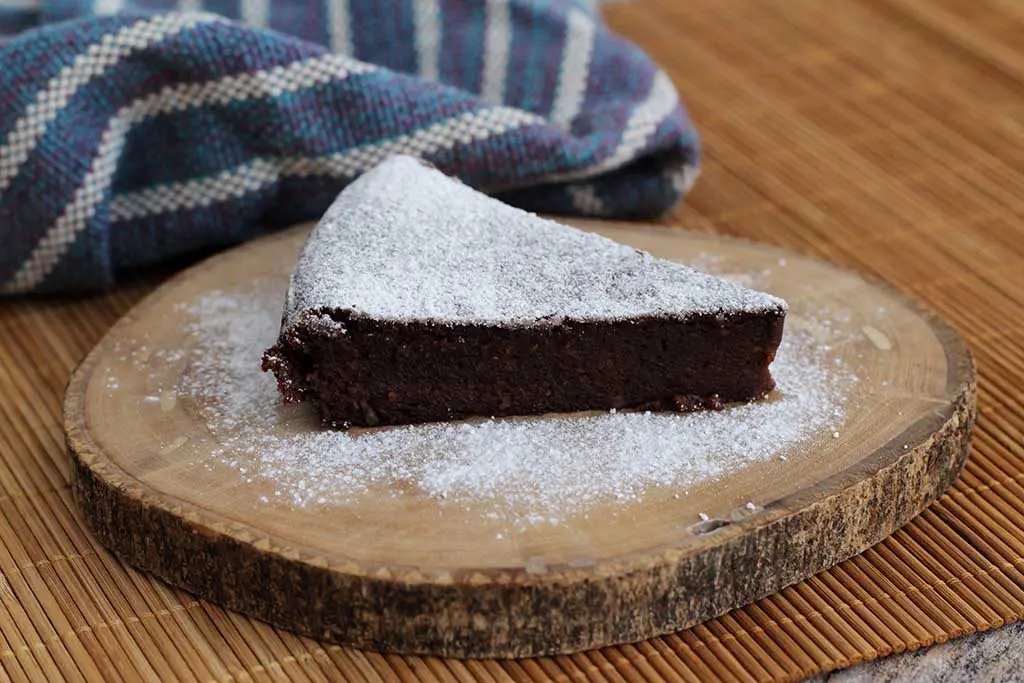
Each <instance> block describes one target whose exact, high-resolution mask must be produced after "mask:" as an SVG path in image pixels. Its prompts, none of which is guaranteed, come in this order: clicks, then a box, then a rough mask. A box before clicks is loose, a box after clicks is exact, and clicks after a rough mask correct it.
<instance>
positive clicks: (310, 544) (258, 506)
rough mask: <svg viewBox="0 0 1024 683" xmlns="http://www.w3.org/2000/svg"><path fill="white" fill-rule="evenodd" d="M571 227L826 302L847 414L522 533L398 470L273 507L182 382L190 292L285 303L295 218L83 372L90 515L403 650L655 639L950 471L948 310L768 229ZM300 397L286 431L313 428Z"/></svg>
mask: <svg viewBox="0 0 1024 683" xmlns="http://www.w3.org/2000/svg"><path fill="white" fill-rule="evenodd" d="M577 224H578V225H580V226H581V227H585V228H587V229H593V230H595V231H597V232H600V233H602V234H604V235H607V236H609V237H611V238H613V239H615V240H617V241H620V242H624V243H628V244H631V245H633V246H635V247H637V248H641V249H645V250H648V251H650V252H652V253H654V254H655V255H657V256H662V257H666V258H675V259H679V260H681V261H684V262H695V261H696V262H697V263H698V264H699V263H700V262H702V261H703V262H705V263H713V264H714V270H716V271H718V272H720V273H726V274H729V275H730V276H731V277H739V278H749V279H751V280H752V282H754V283H755V284H756V285H757V286H759V287H761V288H764V289H766V290H768V291H771V292H772V293H775V294H778V295H780V296H783V297H785V298H786V299H787V300H788V301H789V303H790V306H791V311H790V314H789V317H788V319H787V334H797V333H803V334H812V335H813V334H815V330H814V329H812V328H813V327H814V326H815V325H820V316H821V312H822V311H826V312H829V315H832V318H831V319H830V322H831V328H832V331H833V332H835V331H837V330H838V331H839V332H841V333H842V339H844V341H843V342H842V343H838V344H830V345H829V348H828V351H827V353H828V354H830V356H834V357H835V359H837V362H840V363H842V364H843V366H844V367H846V368H847V369H849V370H851V371H852V372H853V373H855V374H856V375H857V376H858V378H859V381H858V382H857V383H856V385H854V386H853V387H852V388H851V389H850V396H849V400H848V402H847V404H846V409H845V415H844V418H843V421H842V425H841V427H840V429H839V430H838V431H835V432H833V431H832V430H831V429H829V430H827V431H825V430H822V431H821V432H820V433H815V434H812V435H811V436H810V437H809V438H806V439H804V440H802V441H800V442H799V443H798V444H796V445H793V446H790V447H788V448H787V449H786V450H785V452H782V453H780V454H779V457H772V458H768V459H760V460H757V461H754V462H751V463H749V464H747V465H746V466H744V467H742V468H740V469H738V470H735V471H732V472H731V473H729V474H727V475H725V476H724V477H722V478H719V479H716V480H713V481H705V482H701V483H700V484H699V485H696V486H693V487H691V488H689V489H688V490H686V491H684V492H683V493H685V495H679V493H680V492H679V491H673V490H671V488H669V489H666V488H665V487H661V488H657V487H655V488H653V489H652V490H651V491H649V492H648V493H646V494H645V495H644V496H643V497H642V498H640V499H639V500H631V501H626V502H615V501H603V502H598V503H594V504H591V505H590V506H589V507H588V508H587V510H586V513H587V514H584V515H575V516H570V517H567V518H565V519H563V520H561V521H560V522H559V523H556V524H545V525H538V526H535V527H530V528H527V529H524V530H521V531H520V532H519V533H516V534H501V533H496V532H495V529H496V528H497V527H496V526H495V525H496V524H499V523H500V520H498V521H495V520H493V519H491V518H487V517H483V516H481V515H480V514H479V511H478V510H477V509H476V508H475V507H474V504H473V501H464V500H463V501H458V500H454V501H453V500H450V499H437V498H435V497H428V496H425V495H418V494H417V492H416V491H408V490H403V491H402V495H400V496H396V495H392V494H394V493H395V492H394V491H391V490H388V487H389V486H391V487H399V486H402V487H405V488H408V482H392V483H391V484H381V485H380V487H381V488H380V490H376V491H370V492H369V495H366V496H363V497H361V498H360V499H359V500H358V501H357V502H355V503H351V504H347V505H344V506H338V505H320V506H317V505H312V506H304V507H296V506H293V505H288V504H286V503H275V502H273V501H271V503H269V504H268V503H267V502H266V501H267V498H266V495H265V494H266V492H267V491H266V483H265V482H264V483H259V482H257V483H253V482H252V481H250V480H248V479H247V478H246V477H244V476H243V475H242V474H240V473H239V470H238V469H233V468H230V467H211V466H209V462H211V460H212V461H218V460H220V459H224V460H226V459H229V458H236V457H237V458H243V459H244V458H247V457H248V458H251V457H257V456H258V454H257V456H253V454H251V453H250V454H245V453H232V452H231V448H232V446H231V441H230V439H225V438H224V434H223V433H217V434H212V433H211V430H210V429H209V425H208V424H207V421H206V418H204V414H205V413H204V412H203V410H202V406H200V405H198V403H197V402H196V401H193V400H190V399H189V398H188V396H182V395H179V394H178V393H176V391H175V390H174V387H175V386H177V385H178V382H179V380H180V378H181V377H182V376H183V375H184V374H186V373H187V372H189V371H190V370H189V368H188V367H187V364H188V360H187V359H188V353H186V352H187V351H188V349H189V348H191V347H192V346H193V345H194V344H195V340H194V339H192V338H191V336H190V332H189V331H188V320H187V316H188V315H189V314H188V313H187V310H188V307H189V305H190V304H191V303H193V302H195V301H196V300H197V299H198V298H199V297H201V296H203V295H204V294H206V293H209V292H211V291H215V290H216V291H222V292H231V291H236V292H237V291H247V288H252V287H253V286H254V285H258V286H260V287H270V288H273V289H274V291H276V292H279V293H280V296H279V297H277V298H271V300H272V301H275V302H276V304H274V305H277V306H279V305H280V300H281V299H283V294H284V290H285V287H286V282H287V277H288V274H289V272H290V269H291V267H292V265H293V263H294V259H295V256H296V254H297V251H298V249H299V247H300V246H301V244H302V241H303V240H304V237H305V235H306V233H307V230H308V226H305V227H298V228H295V229H293V230H290V231H287V232H283V233H280V234H277V235H273V236H270V237H267V238H264V239H261V240H258V241H255V242H252V243H249V244H247V245H244V246H242V247H239V248H237V249H234V250H232V251H230V252H226V253H224V254H222V255H219V256H217V257H214V258H212V259H210V260H208V261H206V262H204V263H201V264H199V265H198V266H196V267H194V268H192V269H190V270H188V271H186V272H184V273H182V274H180V275H179V276H177V277H175V278H174V279H172V280H171V281H169V282H168V283H166V284H165V285H164V286H162V287H161V288H160V289H158V290H157V291H156V292H154V293H153V294H152V295H150V296H149V297H148V298H146V299H145V300H144V301H143V302H142V303H140V304H139V305H138V306H137V307H136V308H134V309H133V310H132V311H131V312H130V313H129V314H128V315H126V316H125V318H124V319H122V320H121V321H120V322H119V323H118V324H117V325H116V326H115V327H114V328H113V329H111V330H110V332H109V333H108V334H107V335H106V337H105V338H104V339H103V340H102V341H101V342H100V343H99V344H98V345H97V347H96V348H95V349H94V350H93V351H92V352H91V353H90V354H89V356H88V357H87V358H86V359H85V361H84V362H83V363H82V365H81V366H80V367H79V368H78V370H77V371H76V372H75V374H74V376H73V377H72V379H71V382H70V384H69V386H68V390H67V395H66V400H65V426H66V430H67V437H68V444H69V447H70V451H71V456H72V461H73V465H74V468H73V469H74V482H73V490H74V495H75V498H76V500H77V502H78V504H79V506H80V507H81V509H82V511H83V513H84V515H85V517H86V519H87V520H88V523H89V524H90V525H91V527H92V529H93V531H94V532H95V534H96V535H97V536H98V538H99V539H100V540H101V541H102V543H103V544H105V545H106V546H108V547H109V548H110V549H111V550H113V551H114V552H115V553H117V554H118V555H120V556H121V557H123V558H124V559H125V560H126V561H128V562H130V563H132V564H134V565H136V566H138V567H141V568H143V569H146V570H149V571H151V572H153V573H155V574H157V575H159V576H160V577H162V578H164V579H166V580H167V581H169V582H170V583H173V584H176V585H178V586H181V587H183V588H186V589H188V590H190V591H192V592H194V593H196V594H198V595H200V596H202V597H204V598H207V599H209V600H212V601H214V602H217V603H220V604H223V605H225V606H227V607H230V608H234V609H237V610H239V611H242V612H245V613H247V614H250V615H252V616H255V617H259V618H261V619H265V620H266V621H268V622H271V623H273V624H275V625H277V626H281V627H284V628H288V629H292V630H294V631H297V632H301V633H304V634H308V635H311V636H314V637H320V638H324V639H329V640H334V641H337V642H341V643H346V644H351V645H355V646H357V647H365V648H373V649H378V650H384V651H397V652H402V653H429V654H435V655H444V656H456V657H509V656H534V655H541V654H555V653H567V652H573V651H579V650H583V649H588V648H593V647H600V646H604V645H609V644H613V643H621V642H629V641H637V640H642V639H645V638H649V637H652V636H655V635H658V634H663V633H666V632H670V631H674V630H678V629H682V628H685V627H687V626H689V625H692V624H694V623H697V622H699V621H702V620H705V619H707V618H710V617H712V616H715V615H718V614H721V613H723V612H726V611H728V610H729V609H731V608H734V607H738V606H740V605H743V604H745V603H748V602H750V601H753V600H755V599H757V598H760V597H762V596H765V595H768V594H770V593H773V592H775V591H778V590H779V589H781V588H783V587H784V586H787V585H789V584H792V583H795V582H797V581H799V580H801V579H804V578H806V577H808V576H810V575H812V574H814V573H815V572H818V571H820V570H821V569H824V568H826V567H829V566H831V565H832V564H835V563H837V562H839V561H841V560H843V559H846V558H848V557H850V556H852V555H854V554H856V553H858V552H860V551H862V550H864V549H865V548H867V547H869V546H871V545H872V544H874V543H876V542H878V541H879V540H881V539H883V538H884V537H886V536H887V535H889V534H891V533H892V532H893V531H894V530H895V529H897V528H898V527H900V526H901V525H903V524H904V523H906V522H907V521H908V520H910V519H911V518H912V517H913V516H914V515H916V514H917V513H918V512H920V511H921V510H922V509H923V508H924V507H925V506H926V505H927V504H928V503H929V502H931V501H932V500H934V499H935V498H936V497H937V496H939V495H940V494H941V493H942V492H943V491H944V490H945V489H946V488H947V487H948V486H949V485H950V484H951V483H952V482H953V481H954V479H955V478H956V476H957V474H958V473H959V471H960V469H961V467H962V466H963V464H964V461H965V459H966V457H967V452H968V444H969V438H970V431H971V427H972V425H973V421H974V415H975V383H974V367H973V363H972V360H971V357H970V354H969V352H968V350H967V348H966V347H965V345H964V343H963V341H962V340H961V339H960V337H959V336H958V335H957V334H956V333H955V332H954V331H953V330H952V329H951V328H950V327H948V326H947V325H946V324H945V323H943V322H941V321H940V320H938V319H936V318H935V317H934V316H932V315H931V314H929V313H927V312H925V311H923V310H922V309H921V308H919V307H918V306H917V305H915V304H914V303H913V302H911V301H909V300H907V299H906V298H904V297H903V296H901V295H899V294H896V293H894V292H893V291H891V290H889V289H887V288H885V287H883V286H879V285H876V284H870V283H868V282H865V281H864V280H862V279H861V278H859V277H858V276H856V275H854V274H851V273H848V272H844V271H841V270H839V269H836V268H835V267H833V266H830V265H828V264H825V263H821V262H818V261H814V260H810V259H807V258H804V257H801V256H798V255H795V254H791V253H786V252H782V251H780V250H777V249H774V248H769V247H765V246H760V245H755V244H750V243H745V242H740V241H733V240H727V239H722V238H717V237H713V236H707V235H697V234H690V233H686V232H683V231H679V230H675V229H668V228H655V227H650V228H646V227H644V226H636V225H625V224H609V223H582V222H577ZM275 315H276V311H275ZM815 321H817V322H815ZM252 371H253V372H254V373H256V372H259V370H258V368H256V367H253V370H252ZM296 415H297V416H296V418H295V419H294V420H293V421H292V422H290V423H289V424H288V426H287V429H293V430H312V429H315V426H314V422H313V421H312V420H310V419H309V417H310V416H309V415H308V414H305V413H303V412H302V411H301V410H300V411H298V413H297V414H296ZM545 419H559V418H558V417H557V416H554V417H550V418H545ZM244 428H246V429H249V430H253V429H256V430H258V429H260V428H261V426H260V425H245V426H244ZM426 448H427V450H429V445H428V446H427V447H426ZM433 455H438V454H433ZM426 457H431V454H430V453H427V456H426ZM197 463H207V465H205V466H199V465H198V464H197ZM565 476H566V477H572V476H573V473H572V472H566V473H565ZM750 501H755V502H756V504H755V505H753V506H748V505H747V503H748V502H750ZM751 508H753V509H751ZM518 512H519V513H523V514H525V513H526V512H528V511H524V510H520V511H518Z"/></svg>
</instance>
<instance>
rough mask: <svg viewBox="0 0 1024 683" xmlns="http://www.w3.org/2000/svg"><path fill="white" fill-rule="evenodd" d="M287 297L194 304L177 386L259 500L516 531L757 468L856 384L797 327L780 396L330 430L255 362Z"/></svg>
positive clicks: (780, 371)
mask: <svg viewBox="0 0 1024 683" xmlns="http://www.w3.org/2000/svg"><path fill="white" fill-rule="evenodd" d="M278 292H279V290H277V289H275V288H258V287H257V288H255V289H254V290H252V291H249V292H244V293H241V292H234V293H217V292H214V293H209V294H207V295H205V296H203V297H202V298H200V299H199V300H197V301H196V302H195V303H194V304H193V305H192V306H190V307H189V308H188V313H189V314H190V315H191V317H192V320H193V322H192V323H191V324H190V325H189V332H190V333H191V334H192V335H194V342H195V346H194V347H193V348H192V349H191V351H190V352H189V354H187V357H186V367H187V370H186V371H185V374H184V376H183V378H182V380H181V383H180V386H178V387H177V393H178V395H179V398H181V399H183V400H189V399H191V400H192V401H193V403H194V405H196V406H198V409H199V410H200V413H201V414H202V415H203V416H204V418H205V419H206V420H207V421H208V428H209V430H210V433H211V434H212V435H213V437H214V438H216V439H217V440H218V441H219V442H220V443H221V444H222V446H221V447H220V448H218V449H217V450H216V451H215V452H214V454H213V455H214V457H215V459H216V461H215V462H209V463H205V464H206V465H207V466H210V467H212V466H215V465H227V466H229V467H231V468H233V469H235V470H236V471H237V472H238V476H239V480H240V483H243V484H244V483H248V484H258V485H261V487H262V488H260V489H259V490H260V492H261V493H260V494H256V493H254V497H255V496H257V495H264V494H266V500H265V501H262V502H265V503H267V504H274V505H280V504H287V505H293V506H297V507H305V506H313V505H346V504H350V503H353V502H356V501H357V500H358V499H359V497H360V496H362V495H366V494H368V493H369V492H370V491H371V489H372V490H373V491H374V494H373V495H380V493H379V492H380V490H381V489H382V488H383V489H384V490H387V491H390V492H391V493H390V495H393V496H404V495H424V494H426V495H428V496H433V497H436V498H438V499H445V502H446V504H450V503H452V502H460V501H462V502H469V501H470V500H472V501H474V502H475V503H477V504H480V503H483V504H486V506H488V509H489V510H490V512H489V513H487V514H488V517H490V518H493V519H504V520H505V521H506V522H508V523H509V524H511V525H512V526H513V527H517V528H522V527H524V526H531V525H535V524H552V523H558V522H559V521H560V520H563V519H564V518H566V517H567V516H570V515H575V514H585V513H586V511H587V509H588V507H589V506H591V505H593V504H595V503H598V502H606V501H621V502H622V503H628V502H630V501H635V500H637V499H638V498H640V497H641V496H643V494H644V492H645V490H647V489H649V488H651V487H659V486H664V487H673V488H676V489H679V490H680V491H682V492H683V493H685V492H686V490H687V489H689V488H691V487H693V486H694V485H696V484H699V483H702V482H706V481H709V480H714V479H717V478H720V477H722V476H723V475H725V474H727V473H729V472H732V471H735V470H737V469H739V468H742V467H744V466H745V465H747V464H749V463H752V462H756V461H765V460H768V459H772V458H775V459H778V458H780V457H784V453H785V451H787V450H789V449H791V448H792V447H793V446H794V445H795V444H797V443H799V442H800V441H802V440H805V439H807V438H809V437H811V436H812V435H815V434H818V433H821V432H824V433H826V434H827V433H830V432H832V431H833V430H834V429H836V428H838V427H839V426H840V425H841V422H842V419H843V404H844V402H845V400H846V395H847V391H848V389H849V387H850V385H851V383H852V382H854V381H855V378H853V377H852V376H850V375H849V373H846V372H844V371H843V369H842V368H841V367H839V366H837V365H835V364H834V363H833V362H832V361H831V359H830V358H828V347H827V345H824V344H822V340H821V339H820V338H819V337H817V336H816V335H811V334H809V333H807V332H805V331H803V330H801V329H796V330H790V331H787V333H786V335H785V340H784V341H783V344H782V346H781V347H780V349H779V354H778V357H777V359H776V361H775V363H774V364H773V366H772V370H773V374H774V376H775V378H776V381H777V383H778V391H777V392H776V394H775V395H773V396H772V397H771V398H770V399H769V400H766V401H762V402H757V403H751V404H745V405H739V406H733V407H729V408H727V409H725V410H722V411H716V412H698V413H689V414H674V413H653V414H652V413H649V412H645V413H638V412H629V411H619V412H614V411H613V412H608V413H600V414H596V415H593V416H578V417H565V418H559V419H551V418H542V419H538V418H513V419H499V420H494V419H490V420H481V421H476V422H459V423H435V424H427V425H417V426H399V427H388V428H382V429H378V430H371V431H362V432H336V431H326V430H321V429H320V428H319V427H318V425H317V423H316V421H315V418H313V416H312V413H311V411H310V410H309V409H308V408H306V407H305V406H291V407H286V406H283V405H282V403H281V398H280V395H279V394H278V393H277V391H276V387H275V383H274V380H273V378H272V376H271V375H269V374H268V373H263V372H260V370H259V365H260V355H261V353H262V351H263V349H265V348H267V347H268V346H269V345H271V344H272V343H273V342H274V340H275V338H276V336H277V333H278V330H279V325H280V314H279V310H280V309H279V305H280V298H279V296H280V295H279V293H278ZM820 327H821V326H820V325H819V326H817V328H820ZM296 425H299V427H300V428H298V429H296ZM254 490H255V489H254ZM268 490H269V491H271V492H272V493H266V491H268Z"/></svg>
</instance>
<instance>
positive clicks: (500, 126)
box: [0, 0, 698, 295]
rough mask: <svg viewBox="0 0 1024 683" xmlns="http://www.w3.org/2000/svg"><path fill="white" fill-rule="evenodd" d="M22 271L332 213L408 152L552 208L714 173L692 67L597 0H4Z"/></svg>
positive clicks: (1, 212) (3, 54)
mask: <svg viewBox="0 0 1024 683" xmlns="http://www.w3.org/2000/svg"><path fill="white" fill-rule="evenodd" d="M0 36H3V37H2V38H0V64H2V65H3V69H2V70H0V97H2V107H0V291H2V292H4V293H5V294H8V295H9V294H18V293H27V292H68V291H83V290H92V289H97V288H102V287H105V286H107V285H109V284H110V283H112V282H113V281H114V279H115V277H116V276H117V275H118V274H120V273H123V272H125V271H127V270H130V269H134V268H139V267H144V266H146V265H150V264H155V263H159V262H161V261H165V260H167V259H170V258H172V257H176V256H180V255H183V254H187V253H193V252H197V251H200V250H209V249H211V248H212V249H216V248H221V247H225V246H227V245H231V244H235V243H238V242H240V241H243V240H245V239H249V238H251V237H253V236H255V235H258V234H261V233H263V232H265V231H267V230H273V229H275V228H279V227H282V226H285V225H288V224H291V223H295V222H298V221H304V220H312V219H315V218H317V217H319V216H320V214H321V213H323V211H324V210H325V209H326V208H327V206H328V205H329V203H330V202H331V200H332V199H333V198H334V197H335V196H336V195H337V193H338V192H339V191H340V190H341V189H342V188H343V187H344V186H345V185H346V184H347V183H349V182H351V181H352V179H354V178H355V177H357V176H358V175H359V174H360V173H362V172H363V171H365V170H367V169H368V168H370V167H372V166H374V165H375V164H377V163H378V162H380V161H381V160H382V159H384V158H385V157H387V156H389V155H391V154H394V153H397V152H402V153H406V154H412V155H416V156H420V157H422V158H425V159H428V160H429V161H431V162H433V163H434V164H435V165H437V166H439V167H440V168H442V169H443V170H445V171H447V172H449V173H453V174H455V175H458V176H459V177H461V178H462V179H463V180H465V181H466V182H467V183H469V184H471V185H473V186H475V187H478V188H481V189H483V190H484V191H487V192H489V193H492V194H494V195H496V196H498V197H500V198H501V199H503V200H505V201H507V202H509V203H511V204H514V205H517V206H520V207H523V208H525V209H528V210H531V211H536V212H547V213H557V214H576V215H590V216H608V217H636V218H640V217H650V216H654V215H658V214H661V213H663V212H665V211H667V210H669V209H670V208H672V207H673V206H674V205H675V204H676V203H677V202H678V201H679V199H680V198H681V197H682V195H683V194H684V193H685V192H686V190H687V189H688V188H689V187H690V185H691V184H692V183H693V181H694V179H695V178H696V174H697V168H698V144H697V137H696V135H695V134H694V131H693V129H692V127H691V124H690V122H689V120H688V118H687V116H686V113H685V110H684V108H683V106H682V104H681V102H680V100H679V96H678V94H677V93H676V90H675V88H674V87H673V85H672V83H671V82H670V80H669V79H668V77H666V75H665V74H664V73H663V72H662V71H660V70H659V69H658V68H657V67H656V66H655V65H654V64H653V63H652V61H651V60H650V59H649V58H648V57H647V56H646V55H645V54H644V53H643V52H641V51H640V50H639V49H637V47H635V46H634V45H632V44H630V43H629V42H627V41H625V40H622V39H621V38H619V37H617V36H615V35H614V34H612V33H611V32H610V31H609V30H608V28H607V26H606V25H605V24H604V23H603V22H602V20H601V18H600V16H599V15H598V13H597V11H596V9H595V7H594V5H593V0H301V1H300V0H177V2H174V1H173V0H172V1H168V0H143V1H142V2H138V3H127V2H126V0H93V1H92V2H91V3H90V2H89V1H88V0H0Z"/></svg>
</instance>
